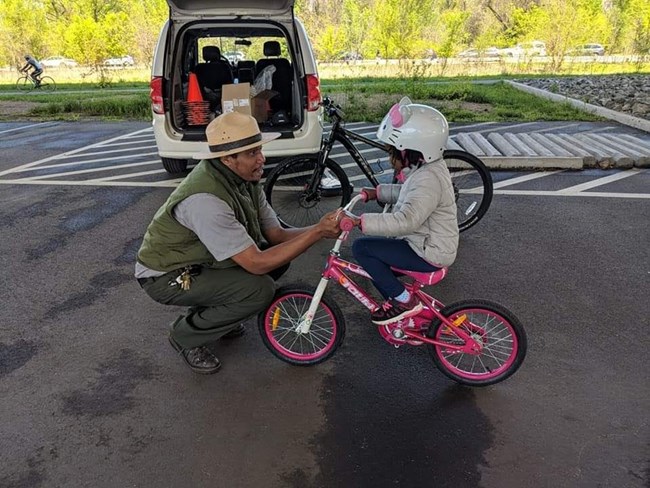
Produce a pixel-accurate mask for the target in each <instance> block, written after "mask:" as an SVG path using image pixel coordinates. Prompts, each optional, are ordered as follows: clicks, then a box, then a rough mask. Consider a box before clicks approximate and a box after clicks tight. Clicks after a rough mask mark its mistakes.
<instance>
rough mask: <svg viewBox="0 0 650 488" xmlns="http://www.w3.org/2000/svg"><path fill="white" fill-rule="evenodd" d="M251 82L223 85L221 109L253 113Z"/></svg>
mask: <svg viewBox="0 0 650 488" xmlns="http://www.w3.org/2000/svg"><path fill="white" fill-rule="evenodd" d="M250 91H251V86H250V83H236V84H231V85H223V87H221V111H222V112H223V113H224V114H225V113H228V112H234V111H237V112H241V113H243V114H247V115H251V100H250Z"/></svg>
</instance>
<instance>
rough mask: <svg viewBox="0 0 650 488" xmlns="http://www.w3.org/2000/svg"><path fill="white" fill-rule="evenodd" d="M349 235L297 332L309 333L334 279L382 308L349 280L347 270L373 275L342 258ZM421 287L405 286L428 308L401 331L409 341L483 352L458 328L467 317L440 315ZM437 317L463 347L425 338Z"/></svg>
mask: <svg viewBox="0 0 650 488" xmlns="http://www.w3.org/2000/svg"><path fill="white" fill-rule="evenodd" d="M362 198H363V197H362V196H361V195H357V196H356V197H354V198H353V199H352V200H351V201H350V203H349V204H348V205H346V206H345V210H346V211H349V210H350V209H352V207H354V205H355V204H356V203H357V202H358V201H359V200H361V199H362ZM348 235H349V231H343V232H342V233H341V235H340V236H339V238H338V239H337V240H336V243H335V244H334V247H333V248H332V250H331V251H330V254H329V256H328V258H327V264H326V265H325V270H324V271H323V274H322V277H321V279H320V281H319V283H318V286H317V287H316V290H315V292H314V298H313V300H312V302H311V304H310V306H309V309H308V310H307V313H306V314H305V316H304V317H303V318H302V320H301V322H300V324H299V325H298V327H297V330H298V331H299V332H300V333H303V334H306V333H308V332H309V330H310V327H311V324H312V322H313V319H314V317H315V315H316V311H317V309H318V306H319V304H320V302H321V299H322V297H323V295H324V294H325V289H326V288H327V285H328V284H329V282H330V280H332V279H334V280H336V282H337V283H338V284H339V285H341V286H342V287H343V289H345V290H346V291H347V292H348V293H349V294H350V295H352V297H353V298H354V299H356V300H357V301H358V302H360V303H361V304H362V305H363V306H364V307H366V308H367V309H368V310H370V311H371V312H373V311H375V310H376V309H377V308H379V304H378V303H377V302H376V301H375V300H374V299H373V298H372V297H371V296H370V295H368V293H367V292H366V291H365V290H363V289H362V288H361V287H359V285H357V283H356V282H355V281H354V280H352V279H351V278H349V277H348V276H347V275H346V274H345V272H344V271H348V272H350V273H353V274H356V275H358V276H362V277H364V278H369V279H370V275H369V274H368V273H367V272H366V271H365V270H364V269H363V268H362V267H361V266H359V265H358V264H354V263H351V262H349V261H346V260H344V259H342V258H341V257H340V249H341V245H342V244H343V242H344V241H345V240H346V239H347V237H348ZM422 287H423V285H422V284H421V283H418V282H417V281H413V282H411V283H407V284H406V288H407V289H408V290H409V291H410V292H413V293H415V294H416V295H417V296H418V298H420V300H421V301H422V303H423V304H424V305H425V308H424V310H423V311H422V312H420V313H419V314H418V315H417V316H415V317H411V319H409V321H410V320H413V324H414V325H415V326H416V327H412V330H409V328H402V329H401V330H402V332H403V334H404V335H405V336H408V337H409V338H412V339H417V340H418V341H422V342H426V343H428V344H433V345H437V346H442V347H445V348H446V349H447V350H453V351H458V352H464V353H469V354H472V353H476V352H477V351H480V350H481V348H482V346H481V345H480V344H479V343H478V342H477V341H475V340H474V339H473V338H472V337H471V336H470V335H469V334H468V333H467V332H465V331H464V330H463V329H461V328H460V327H459V326H460V325H461V324H462V323H463V322H464V321H465V320H466V318H464V316H461V317H459V319H461V320H459V319H457V320H454V321H451V320H449V319H447V318H446V317H445V316H444V315H442V314H441V313H440V309H442V308H443V307H444V305H443V304H442V303H441V302H439V301H438V300H436V299H435V298H433V297H432V296H430V295H428V294H426V293H425V292H424V291H422ZM434 318H437V319H439V320H441V321H442V322H443V323H444V324H445V325H446V326H447V329H448V330H449V331H450V332H451V333H453V334H455V335H456V336H458V337H459V338H460V339H462V340H463V344H462V345H452V344H449V343H447V342H440V341H437V340H435V339H430V338H429V337H426V335H425V334H424V333H423V332H422V327H421V326H422V325H423V324H428V323H429V322H431V320H433V319H434Z"/></svg>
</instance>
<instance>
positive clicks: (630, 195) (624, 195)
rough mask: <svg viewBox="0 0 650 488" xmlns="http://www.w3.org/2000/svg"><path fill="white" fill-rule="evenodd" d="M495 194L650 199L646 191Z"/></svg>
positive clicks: (554, 191) (553, 191) (518, 192)
mask: <svg viewBox="0 0 650 488" xmlns="http://www.w3.org/2000/svg"><path fill="white" fill-rule="evenodd" d="M494 194H495V195H525V196H544V197H596V198H643V199H650V194H645V193H614V192H612V193H605V192H582V191H578V192H574V193H562V191H561V190H551V191H542V190H496V191H495V192H494Z"/></svg>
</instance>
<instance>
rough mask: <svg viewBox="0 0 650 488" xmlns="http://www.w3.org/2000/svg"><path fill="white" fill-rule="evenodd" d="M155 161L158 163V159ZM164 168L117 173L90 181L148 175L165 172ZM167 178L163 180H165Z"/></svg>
mask: <svg viewBox="0 0 650 488" xmlns="http://www.w3.org/2000/svg"><path fill="white" fill-rule="evenodd" d="M156 163H158V164H160V161H156ZM166 172H167V171H165V170H164V169H154V170H151V171H141V172H139V173H129V174H125V175H117V176H107V177H106V178H96V179H94V180H92V181H94V182H95V183H97V182H100V181H114V180H122V179H128V178H135V177H136V176H148V175H155V174H160V173H166ZM167 181H168V180H165V182H167Z"/></svg>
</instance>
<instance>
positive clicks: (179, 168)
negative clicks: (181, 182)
mask: <svg viewBox="0 0 650 488" xmlns="http://www.w3.org/2000/svg"><path fill="white" fill-rule="evenodd" d="M160 159H162V165H163V168H165V171H167V172H168V173H169V174H172V175H175V174H178V173H183V172H184V171H185V170H186V169H187V159H172V158H160Z"/></svg>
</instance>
